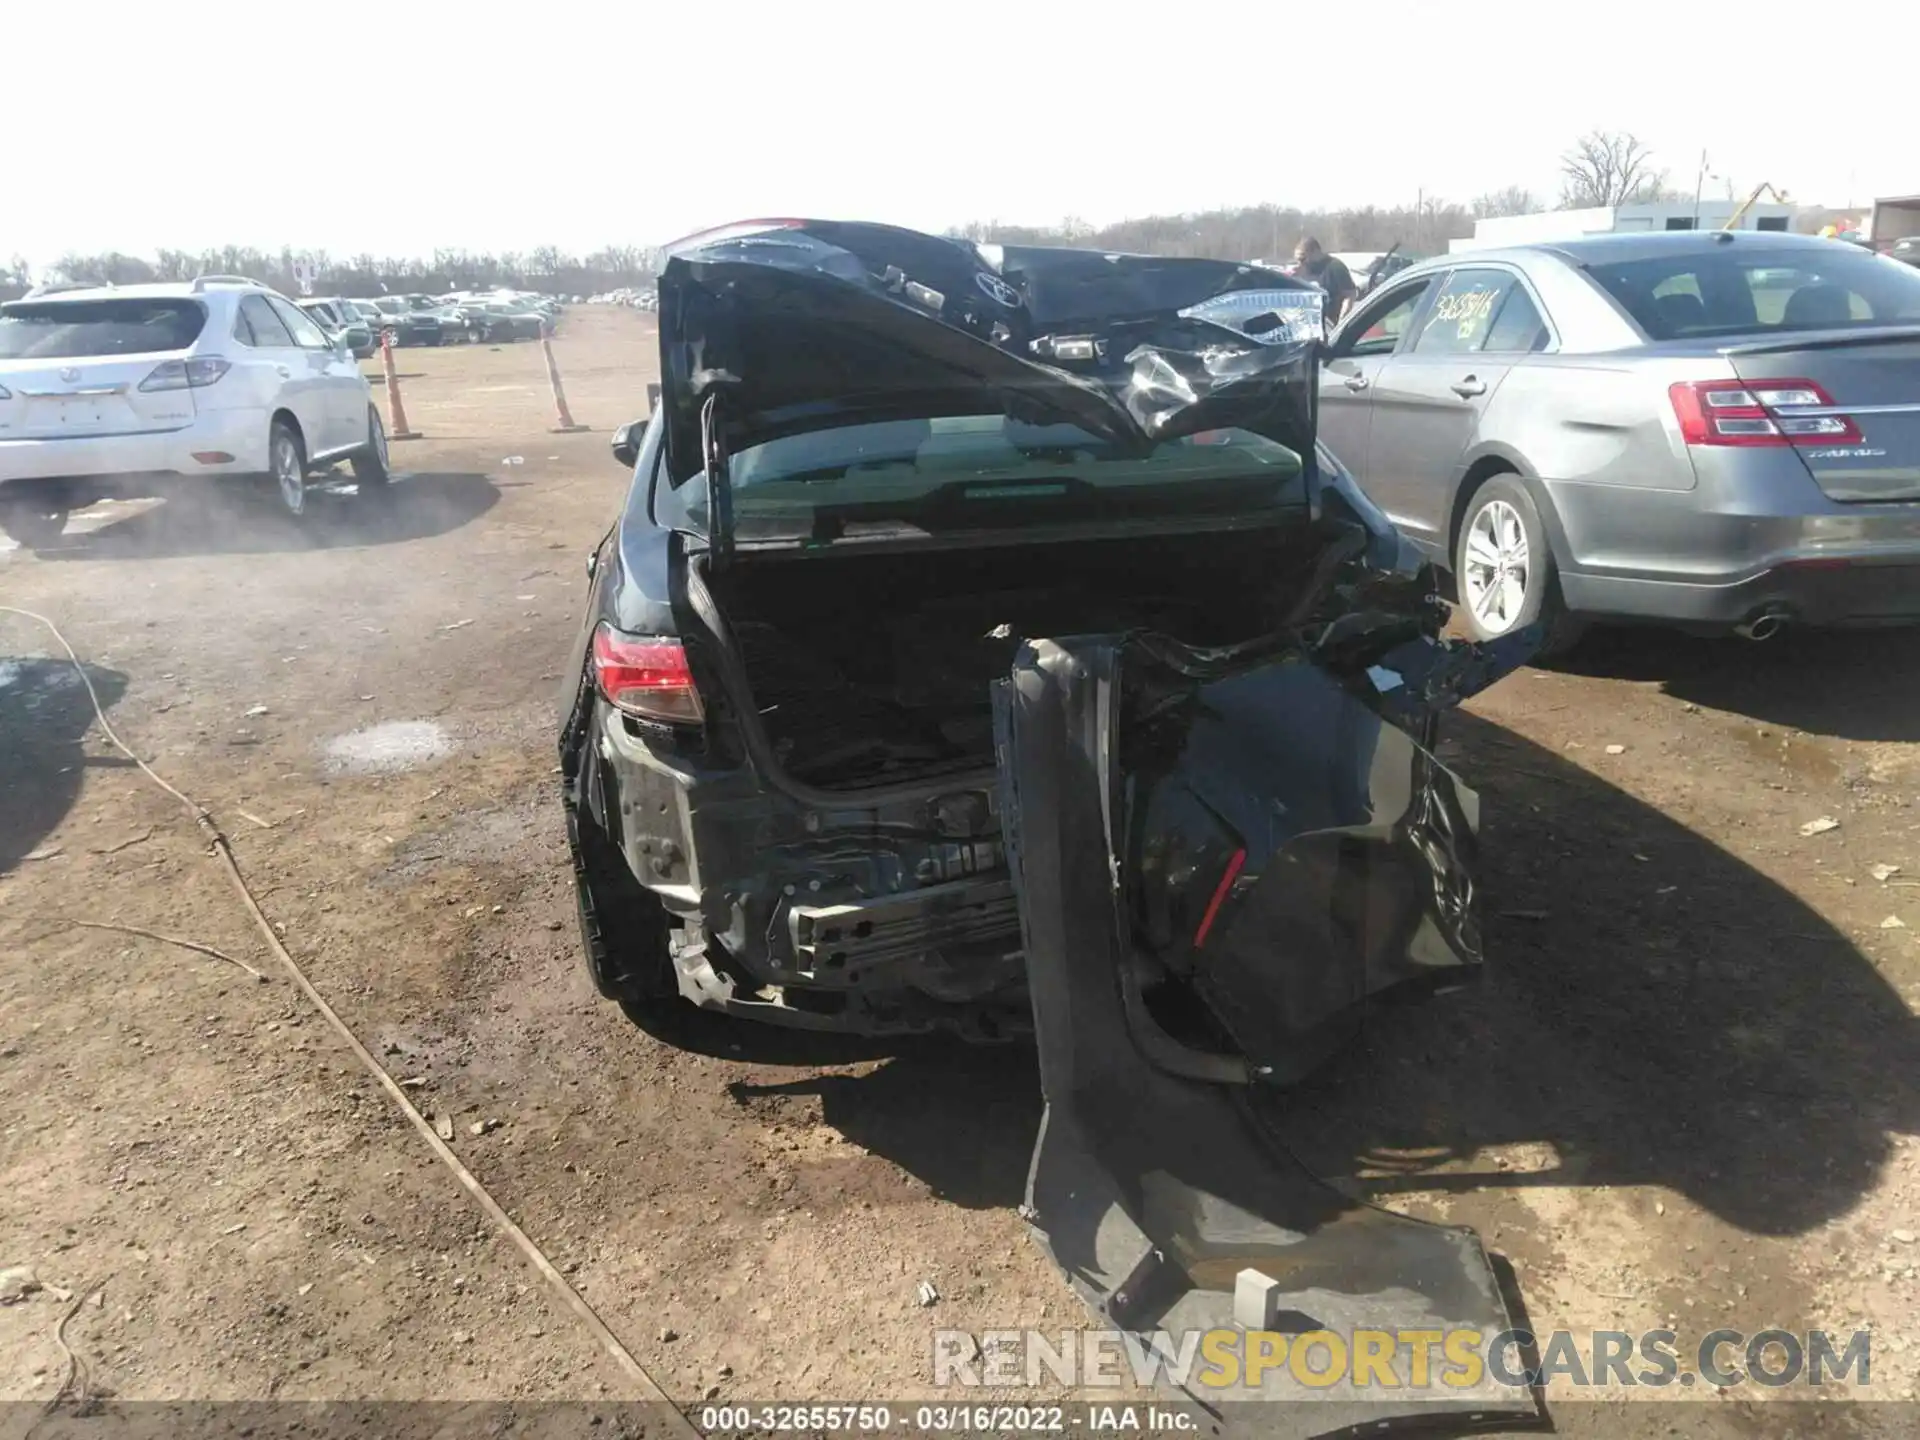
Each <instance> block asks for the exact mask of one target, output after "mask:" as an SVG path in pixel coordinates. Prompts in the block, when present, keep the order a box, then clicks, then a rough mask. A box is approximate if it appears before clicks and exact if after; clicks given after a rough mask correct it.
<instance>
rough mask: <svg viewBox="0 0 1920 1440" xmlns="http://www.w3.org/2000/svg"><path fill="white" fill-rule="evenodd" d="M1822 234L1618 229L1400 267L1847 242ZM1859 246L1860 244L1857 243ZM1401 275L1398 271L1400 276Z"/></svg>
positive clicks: (1603, 259) (1615, 260) (1813, 247)
mask: <svg viewBox="0 0 1920 1440" xmlns="http://www.w3.org/2000/svg"><path fill="white" fill-rule="evenodd" d="M1843 243H1845V242H1843V241H1839V240H1830V239H1826V238H1824V237H1822V236H1819V235H1794V234H1790V233H1789V232H1787V231H1785V230H1616V231H1613V232H1611V233H1609V234H1605V235H1580V236H1575V237H1573V238H1571V239H1567V240H1542V241H1537V242H1535V243H1533V244H1529V245H1500V246H1489V247H1488V248H1487V249H1484V250H1456V251H1454V252H1452V253H1451V254H1448V255H1435V256H1432V257H1430V258H1428V259H1426V260H1423V261H1421V262H1420V263H1419V264H1418V265H1413V266H1409V267H1408V268H1407V269H1406V270H1405V271H1402V272H1401V273H1402V274H1403V275H1411V274H1413V273H1414V272H1415V271H1422V272H1424V271H1428V270H1435V269H1444V268H1449V267H1452V266H1456V265H1471V264H1477V263H1479V262H1482V261H1498V260H1505V261H1508V262H1513V263H1520V264H1524V263H1525V262H1526V261H1527V260H1528V259H1529V258H1533V257H1537V256H1541V255H1551V256H1554V257H1556V258H1558V259H1560V260H1564V261H1566V262H1568V263H1569V264H1573V265H1614V264H1619V263H1621V262H1623V261H1628V260H1659V259H1664V258H1666V257H1668V256H1672V255H1691V254H1696V253H1698V252H1700V251H1702V250H1714V249H1718V248H1719V247H1721V246H1730V247H1738V248H1741V249H1751V248H1753V247H1756V246H1758V247H1763V248H1765V249H1767V250H1773V251H1780V250H1809V251H1822V250H1829V249H1831V247H1832V246H1835V245H1839V244H1843ZM1856 248H1857V247H1856ZM1396 278H1399V277H1396Z"/></svg>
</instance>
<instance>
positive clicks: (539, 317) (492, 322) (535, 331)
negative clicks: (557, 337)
mask: <svg viewBox="0 0 1920 1440" xmlns="http://www.w3.org/2000/svg"><path fill="white" fill-rule="evenodd" d="M462 308H464V309H465V310H466V312H467V314H468V316H469V317H470V318H471V320H472V323H473V325H474V328H475V332H476V336H475V338H477V339H480V340H484V341H486V342H488V343H489V344H492V343H494V342H497V341H501V340H538V339H539V338H540V337H541V335H543V334H544V333H546V330H547V327H548V325H549V319H548V317H547V315H546V314H545V313H544V312H543V311H540V310H533V309H529V308H527V307H526V306H523V305H520V304H517V303H514V302H511V301H505V300H474V301H470V302H468V304H467V305H465V306H464V307H462Z"/></svg>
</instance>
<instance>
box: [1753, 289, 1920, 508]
mask: <svg viewBox="0 0 1920 1440" xmlns="http://www.w3.org/2000/svg"><path fill="white" fill-rule="evenodd" d="M1726 355H1727V359H1728V360H1729V361H1730V362H1731V363H1732V365H1733V369H1734V373H1735V374H1736V375H1738V376H1739V377H1740V379H1741V381H1742V382H1744V383H1745V384H1746V385H1747V387H1748V389H1749V390H1750V391H1751V392H1752V393H1753V395H1754V397H1755V399H1757V400H1759V401H1760V402H1761V404H1763V405H1764V406H1765V407H1766V408H1767V410H1768V411H1769V412H1770V413H1771V414H1772V415H1773V417H1774V421H1775V423H1776V424H1777V425H1780V426H1781V428H1783V429H1786V430H1787V431H1788V432H1789V433H1790V434H1792V435H1793V437H1794V438H1793V446H1794V450H1795V452H1796V453H1797V454H1798V455H1799V456H1800V458H1801V460H1802V461H1803V462H1805V464H1806V466H1807V469H1808V470H1809V471H1810V472H1811V473H1812V475H1813V479H1814V483H1815V484H1817V485H1819V487H1820V489H1821V491H1822V492H1823V493H1824V494H1826V496H1827V497H1828V498H1829V499H1832V500H1839V501H1846V502H1860V503H1865V502H1873V501H1879V502H1887V501H1920V328H1906V327H1903V328H1901V329H1897V330H1893V331H1891V332H1888V331H1885V330H1882V331H1878V332H1876V331H1874V330H1870V329H1858V328H1856V329H1849V330H1833V331H1815V332H1811V333H1806V334H1798V335H1794V336H1792V337H1791V338H1790V339H1789V338H1785V337H1783V338H1781V339H1779V340H1775V341H1768V342H1766V343H1764V344H1755V345H1741V346H1733V347H1730V348H1729V349H1728V350H1727V351H1726Z"/></svg>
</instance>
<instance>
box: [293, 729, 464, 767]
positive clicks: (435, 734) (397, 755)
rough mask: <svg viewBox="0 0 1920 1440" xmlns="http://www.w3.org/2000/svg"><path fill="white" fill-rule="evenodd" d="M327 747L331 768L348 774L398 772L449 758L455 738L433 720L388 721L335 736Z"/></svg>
mask: <svg viewBox="0 0 1920 1440" xmlns="http://www.w3.org/2000/svg"><path fill="white" fill-rule="evenodd" d="M324 748H325V751H326V757H327V768H328V769H329V770H333V771H338V772H340V773H343V774H348V775H397V774H399V773H400V772H401V771H404V770H417V769H419V768H420V767H421V766H422V765H431V764H432V763H433V762H434V761H436V760H444V759H446V757H447V756H449V755H451V754H452V753H453V741H452V740H451V739H449V738H448V736H447V732H446V731H445V730H443V729H441V728H440V727H439V726H438V725H436V724H434V722H433V721H431V720H389V721H387V722H386V723H385V724H383V725H369V726H368V727H367V728H366V729H364V730H355V731H353V732H352V733H351V734H348V735H338V736H335V737H334V738H333V739H331V740H329V741H327V743H326V746H325V747H324Z"/></svg>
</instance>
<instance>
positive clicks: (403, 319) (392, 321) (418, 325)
mask: <svg viewBox="0 0 1920 1440" xmlns="http://www.w3.org/2000/svg"><path fill="white" fill-rule="evenodd" d="M359 303H360V305H361V307H362V310H363V312H364V311H365V309H366V308H368V307H371V309H372V311H373V315H374V317H375V321H376V323H377V324H378V325H379V327H380V328H381V329H382V330H384V331H386V332H387V333H388V334H390V335H392V336H393V343H394V344H395V345H438V344H439V343H440V341H441V339H442V338H443V336H442V330H443V327H442V325H441V323H440V317H439V316H438V315H436V314H435V313H434V312H433V311H431V310H423V309H421V308H419V307H418V306H416V305H414V304H412V303H411V302H410V301H408V300H407V299H406V298H404V297H403V296H399V295H374V296H369V297H368V298H367V299H364V300H362V301H360V302H359Z"/></svg>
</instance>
